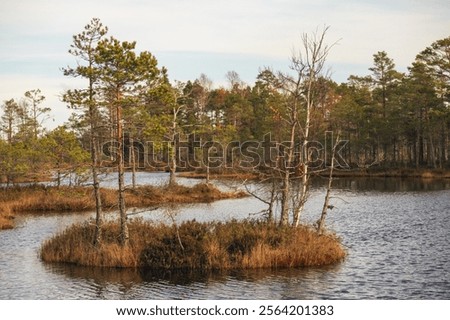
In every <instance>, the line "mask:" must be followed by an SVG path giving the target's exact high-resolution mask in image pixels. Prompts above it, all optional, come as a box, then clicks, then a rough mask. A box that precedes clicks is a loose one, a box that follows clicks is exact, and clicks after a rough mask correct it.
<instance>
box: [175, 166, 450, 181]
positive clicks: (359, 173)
mask: <svg viewBox="0 0 450 320" xmlns="http://www.w3.org/2000/svg"><path fill="white" fill-rule="evenodd" d="M329 172H330V171H329V170H322V171H320V172H316V173H314V172H312V174H316V175H318V176H324V177H328V176H329ZM178 176H179V177H183V178H191V179H206V173H205V172H201V171H185V172H180V173H179V174H178ZM259 177H260V173H257V172H253V171H227V172H221V173H211V174H210V179H218V180H219V179H224V180H233V179H234V180H236V179H242V180H255V179H258V178H259ZM333 177H335V178H346V177H348V178H364V177H367V178H421V179H450V170H447V169H410V168H393V169H382V168H367V169H366V168H364V169H337V168H335V169H334V170H333Z"/></svg>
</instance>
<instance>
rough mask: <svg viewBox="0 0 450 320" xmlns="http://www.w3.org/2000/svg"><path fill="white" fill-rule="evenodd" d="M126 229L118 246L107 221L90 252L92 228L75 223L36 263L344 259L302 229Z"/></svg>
mask: <svg viewBox="0 0 450 320" xmlns="http://www.w3.org/2000/svg"><path fill="white" fill-rule="evenodd" d="M129 230H130V242H129V245H128V246H126V247H121V246H120V245H119V242H118V235H119V225H118V224H117V223H114V222H108V223H107V224H106V225H105V227H104V240H103V243H102V245H101V246H100V247H94V246H93V245H92V242H93V237H94V224H93V223H92V224H91V223H84V224H77V225H74V226H72V227H70V228H69V229H67V230H66V231H64V232H63V233H61V234H59V235H56V236H55V237H53V238H52V239H50V240H48V241H47V242H45V243H44V244H43V246H42V248H41V258H42V259H43V260H44V261H47V262H66V263H74V264H77V265H85V266H102V267H143V268H151V269H155V270H156V269H158V270H167V269H170V270H230V269H250V268H284V267H300V266H322V265H330V264H334V263H337V262H339V261H341V260H342V259H344V257H345V255H346V252H345V250H344V249H343V248H342V245H341V244H340V241H339V239H337V238H336V237H335V236H333V235H320V234H318V233H317V232H315V231H314V230H312V229H311V228H308V227H304V226H302V227H298V228H292V227H286V228H279V227H277V226H275V225H273V224H267V223H261V222H252V221H242V222H237V221H231V222H227V223H199V222H196V221H190V222H184V223H182V224H181V225H179V226H168V225H162V224H161V225H155V224H152V223H150V222H145V221H143V220H132V221H131V222H130V223H129Z"/></svg>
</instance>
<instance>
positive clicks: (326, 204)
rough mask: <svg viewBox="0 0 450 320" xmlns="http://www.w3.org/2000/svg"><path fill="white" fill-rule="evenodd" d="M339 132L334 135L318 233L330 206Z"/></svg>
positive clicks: (322, 226)
mask: <svg viewBox="0 0 450 320" xmlns="http://www.w3.org/2000/svg"><path fill="white" fill-rule="evenodd" d="M339 139H340V138H339V134H338V136H337V137H336V143H335V145H334V146H333V151H332V154H331V166H330V175H329V176H328V186H327V192H326V194H325V200H324V201H323V207H322V213H321V215H320V219H319V221H318V224H317V232H319V233H320V234H321V233H323V230H324V227H325V219H326V216H327V213H328V209H329V208H330V194H331V186H332V183H333V171H334V160H335V157H336V146H337V145H338V143H339Z"/></svg>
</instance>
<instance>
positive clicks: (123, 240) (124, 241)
mask: <svg viewBox="0 0 450 320" xmlns="http://www.w3.org/2000/svg"><path fill="white" fill-rule="evenodd" d="M119 100H120V99H119V98H118V99H117V101H119ZM117 103H118V102H117ZM116 111H117V112H116V113H117V114H116V117H117V122H116V124H117V175H118V189H119V190H118V191H119V199H118V206H119V214H120V244H121V245H122V246H127V245H128V239H129V234H128V225H127V212H126V207H125V194H124V193H125V183H124V163H123V130H122V125H123V123H122V107H121V106H120V104H119V103H118V104H117V107H116Z"/></svg>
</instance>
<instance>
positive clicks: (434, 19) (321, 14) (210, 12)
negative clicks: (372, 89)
mask: <svg viewBox="0 0 450 320" xmlns="http://www.w3.org/2000/svg"><path fill="white" fill-rule="evenodd" d="M94 17H95V18H99V19H100V20H101V21H102V23H103V24H104V25H106V26H108V28H109V32H108V34H109V35H110V36H113V37H115V38H117V39H119V40H121V41H136V42H137V50H147V51H150V52H151V53H152V54H153V55H155V57H156V58H157V60H158V64H159V66H165V67H166V68H167V69H168V73H169V77H170V79H171V80H172V81H174V80H179V81H187V80H195V79H196V78H198V77H199V76H200V75H201V74H202V73H203V74H205V75H207V76H208V77H209V78H210V79H211V80H212V81H213V82H214V84H215V86H216V87H218V86H226V83H227V82H226V77H225V74H226V73H227V72H228V71H232V70H233V71H236V72H237V73H238V74H239V75H240V78H241V79H242V80H243V81H244V82H246V83H248V84H250V85H252V84H254V81H255V79H256V76H257V75H258V72H259V70H260V69H261V68H264V67H271V68H272V69H274V70H281V71H287V70H288V67H289V58H290V56H291V55H292V53H293V52H294V51H295V50H298V49H299V48H300V47H301V36H302V34H304V33H308V34H311V33H313V32H314V31H316V30H322V29H323V28H324V26H329V27H330V29H329V32H328V33H327V37H326V42H327V44H330V45H331V44H334V43H336V45H334V46H333V48H332V50H331V52H330V54H329V56H328V60H327V65H328V67H329V68H330V71H331V77H332V79H333V80H334V81H336V82H345V81H346V80H347V78H348V76H350V75H361V76H362V75H368V74H370V71H369V70H368V69H369V68H370V67H371V66H372V64H373V54H375V53H376V52H378V51H386V52H387V53H388V55H389V57H390V58H392V59H393V60H394V62H395V64H396V68H397V70H398V71H401V72H405V71H406V70H407V67H408V66H409V65H410V64H411V63H412V62H413V61H414V58H415V56H416V55H417V54H418V53H419V52H420V51H422V50H423V49H425V48H426V47H427V46H429V45H431V43H433V42H434V41H436V40H439V39H443V38H446V37H448V36H450V19H449V17H450V2H449V1H448V0H426V1H424V0H359V1H357V0H351V1H338V0H310V1H306V0H126V1H125V0H77V1H72V0H70V1H69V0H0V104H3V102H4V101H5V100H9V99H12V98H14V99H17V100H20V99H21V97H23V94H24V93H25V92H26V91H28V90H33V89H40V90H41V92H42V94H43V95H44V96H45V97H46V100H45V102H44V103H45V106H48V107H51V108H52V117H53V120H50V121H49V122H48V123H47V124H46V125H47V126H48V127H49V128H54V127H56V126H57V125H60V124H62V123H63V122H64V121H66V120H67V119H68V117H69V115H70V113H71V111H70V110H68V109H67V107H66V106H65V104H64V103H62V102H61V101H60V96H61V95H62V93H63V92H64V91H65V90H67V89H70V88H76V87H77V86H80V85H83V84H82V83H81V82H80V81H79V80H77V79H73V78H69V77H65V76H63V74H62V72H61V68H63V67H66V66H75V65H76V63H77V61H76V60H75V58H74V57H73V56H71V55H70V54H69V53H68V49H69V47H70V44H71V42H72V36H73V35H75V34H78V33H80V32H82V31H83V28H84V26H85V25H86V24H88V23H89V21H90V20H91V19H92V18H94Z"/></svg>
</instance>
